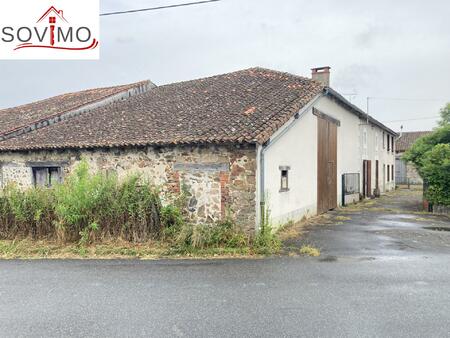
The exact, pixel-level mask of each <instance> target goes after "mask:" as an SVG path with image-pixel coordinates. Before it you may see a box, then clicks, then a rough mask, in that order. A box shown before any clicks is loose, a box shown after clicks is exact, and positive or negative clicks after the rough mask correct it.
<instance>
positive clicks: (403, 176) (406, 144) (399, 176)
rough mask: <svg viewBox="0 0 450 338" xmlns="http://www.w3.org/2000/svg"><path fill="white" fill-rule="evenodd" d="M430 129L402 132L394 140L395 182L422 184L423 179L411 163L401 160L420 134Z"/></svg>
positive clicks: (423, 134) (425, 133) (426, 133)
mask: <svg viewBox="0 0 450 338" xmlns="http://www.w3.org/2000/svg"><path fill="white" fill-rule="evenodd" d="M430 133H431V131H412V132H402V133H400V136H399V137H398V139H397V141H396V146H397V147H396V149H395V183H396V184H397V185H398V184H422V183H423V180H422V177H420V175H419V173H418V172H417V170H416V168H414V166H413V165H412V164H411V163H407V162H406V161H404V160H402V156H403V154H404V153H405V151H407V150H408V149H409V148H411V146H412V145H413V144H414V142H416V141H417V140H418V139H419V138H421V137H422V136H426V135H428V134H430Z"/></svg>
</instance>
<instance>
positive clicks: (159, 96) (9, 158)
mask: <svg viewBox="0 0 450 338" xmlns="http://www.w3.org/2000/svg"><path fill="white" fill-rule="evenodd" d="M329 70H330V68H329V67H322V68H315V69H313V72H312V79H310V78H306V77H301V76H296V75H292V74H288V73H282V72H278V71H273V70H268V69H263V68H251V69H246V70H241V71H236V72H233V73H228V74H223V75H217V76H212V77H208V78H203V79H198V80H191V81H185V82H180V83H174V84H168V85H164V86H160V87H155V88H153V87H152V86H148V85H147V86H145V88H143V89H142V90H138V91H139V92H138V93H135V95H129V96H130V97H127V95H126V93H127V92H129V91H132V90H136V87H133V86H131V87H125V88H124V89H125V92H124V91H122V90H120V89H119V90H118V92H117V93H116V94H111V95H113V97H114V95H117V98H121V99H119V100H111V101H110V102H107V101H104V99H102V98H100V99H98V100H97V101H95V102H94V103H92V102H91V101H90V100H89V99H86V102H87V103H86V106H83V105H81V106H80V105H79V100H84V99H85V94H83V92H81V93H79V94H72V95H75V96H76V97H77V99H76V100H75V101H76V102H77V103H70V102H71V100H68V101H66V100H65V99H64V96H61V97H59V98H53V99H49V100H47V104H48V105H47V106H46V108H45V109H43V108H41V105H42V104H40V103H36V104H31V105H28V106H22V107H18V108H12V109H10V110H8V114H6V113H5V111H0V118H1V119H3V118H4V117H5V116H7V115H8V116H9V120H8V121H9V127H8V128H3V129H7V130H9V131H8V132H6V133H5V132H4V131H3V132H2V131H0V137H1V135H2V133H3V135H4V136H3V138H4V139H3V141H0V183H1V184H2V185H3V186H4V185H6V184H8V183H9V182H11V181H13V182H16V184H18V185H20V186H22V187H29V186H33V185H51V184H52V182H55V181H61V180H64V175H66V174H67V173H69V172H70V171H71V170H72V169H73V168H74V166H75V165H76V164H77V163H79V161H80V159H81V158H85V159H86V160H87V161H88V162H89V164H90V166H91V168H92V170H100V171H106V172H115V173H117V175H118V177H119V179H120V178H122V177H124V176H125V175H128V174H130V173H141V174H142V175H143V176H144V177H146V178H148V179H150V180H151V181H152V182H154V183H155V184H156V185H158V186H159V187H160V190H161V194H162V197H163V199H166V198H170V197H169V196H171V195H173V194H176V193H179V192H180V191H181V190H182V189H185V190H186V193H187V196H188V209H189V212H190V217H191V219H192V221H196V222H212V221H216V220H219V219H221V218H223V217H225V216H226V215H230V216H231V217H233V218H234V219H235V220H236V221H237V222H238V223H239V224H240V225H242V226H243V227H244V228H245V229H246V230H247V231H249V232H252V231H255V230H256V229H258V227H259V224H260V221H261V218H262V217H261V216H262V211H263V210H269V211H270V218H271V222H272V224H274V225H275V226H277V225H281V224H283V223H286V222H288V221H290V220H292V221H296V220H298V219H300V218H302V217H305V216H306V217H308V216H311V215H315V214H317V213H323V212H326V211H328V210H330V209H334V208H336V207H337V206H338V205H342V204H343V203H351V202H353V201H356V200H359V198H360V196H366V197H371V196H374V195H377V194H381V193H384V192H385V191H388V190H391V189H393V188H394V187H395V184H394V178H393V175H394V174H393V173H394V143H395V142H394V139H395V137H396V136H397V135H396V133H395V132H394V131H392V130H390V129H389V128H387V127H386V126H384V125H383V124H382V123H380V122H378V121H377V120H375V119H373V118H372V117H369V116H367V115H366V114H365V113H364V112H363V111H362V110H360V109H359V108H357V107H356V106H354V105H353V104H351V103H350V102H349V101H347V100H346V99H345V98H344V97H342V96H341V95H340V94H339V93H337V92H336V91H334V90H333V89H332V88H330V87H329V75H330V72H329ZM137 88H142V84H139V85H138V87H137ZM144 89H145V90H144ZM94 92H95V90H94ZM124 93H125V95H124ZM71 97H72V96H69V97H68V98H71ZM99 100H100V101H99ZM44 105H45V104H44ZM94 105H95V106H94ZM50 106H52V107H50ZM66 106H67V107H66ZM61 107H64V108H62V109H61ZM86 107H90V108H89V109H87V108H86ZM47 111H50V112H52V113H48V112H47ZM71 112H74V113H71ZM22 115H23V118H22ZM37 121H40V122H37Z"/></svg>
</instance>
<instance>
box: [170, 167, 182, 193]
mask: <svg viewBox="0 0 450 338" xmlns="http://www.w3.org/2000/svg"><path fill="white" fill-rule="evenodd" d="M167 187H168V190H169V192H171V193H174V194H179V193H180V191H181V187H180V174H179V173H178V172H177V171H175V172H172V173H169V175H168V179H167Z"/></svg>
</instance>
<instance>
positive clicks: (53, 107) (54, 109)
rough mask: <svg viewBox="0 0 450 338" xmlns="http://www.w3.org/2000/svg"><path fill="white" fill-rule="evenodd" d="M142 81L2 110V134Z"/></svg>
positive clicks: (105, 96) (0, 126)
mask: <svg viewBox="0 0 450 338" xmlns="http://www.w3.org/2000/svg"><path fill="white" fill-rule="evenodd" d="M146 83H148V81H142V82H137V83H132V84H127V85H122V86H115V87H107V88H96V89H89V90H84V91H80V92H75V93H68V94H63V95H58V96H55V97H51V98H49V99H45V100H41V101H38V102H34V103H29V104H25V105H22V106H19V107H15V108H8V109H2V110H0V121H1V124H0V136H4V135H7V134H10V133H12V132H14V131H16V130H20V129H23V128H26V127H28V126H31V125H33V124H35V123H39V122H40V121H43V120H46V119H49V118H52V117H54V116H58V115H60V114H63V113H65V112H68V111H72V110H75V109H78V108H80V107H83V106H85V105H87V104H91V103H94V102H99V101H101V100H104V99H106V98H108V97H111V96H113V95H116V94H118V93H121V92H125V91H127V90H129V89H132V88H136V87H139V86H142V85H145V84H146Z"/></svg>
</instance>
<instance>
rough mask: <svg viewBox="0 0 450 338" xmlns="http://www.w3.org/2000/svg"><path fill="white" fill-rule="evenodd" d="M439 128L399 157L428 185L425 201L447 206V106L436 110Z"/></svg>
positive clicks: (449, 153)
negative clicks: (415, 169) (410, 165)
mask: <svg viewBox="0 0 450 338" xmlns="http://www.w3.org/2000/svg"><path fill="white" fill-rule="evenodd" d="M440 114H441V120H440V121H439V127H438V128H436V129H435V130H434V131H433V133H431V134H429V135H426V136H424V137H421V138H420V139H418V140H417V141H416V142H415V143H414V144H413V145H412V147H411V148H410V149H409V150H408V151H406V153H405V155H403V159H404V160H406V161H408V162H411V163H413V165H414V166H415V167H416V168H417V170H418V172H419V174H420V176H422V178H423V179H424V181H425V182H426V183H427V184H428V189H427V190H426V191H425V192H424V194H425V198H426V199H427V200H428V201H430V202H431V203H433V204H438V205H450V103H448V104H447V105H446V106H445V107H444V108H442V109H441V111H440Z"/></svg>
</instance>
